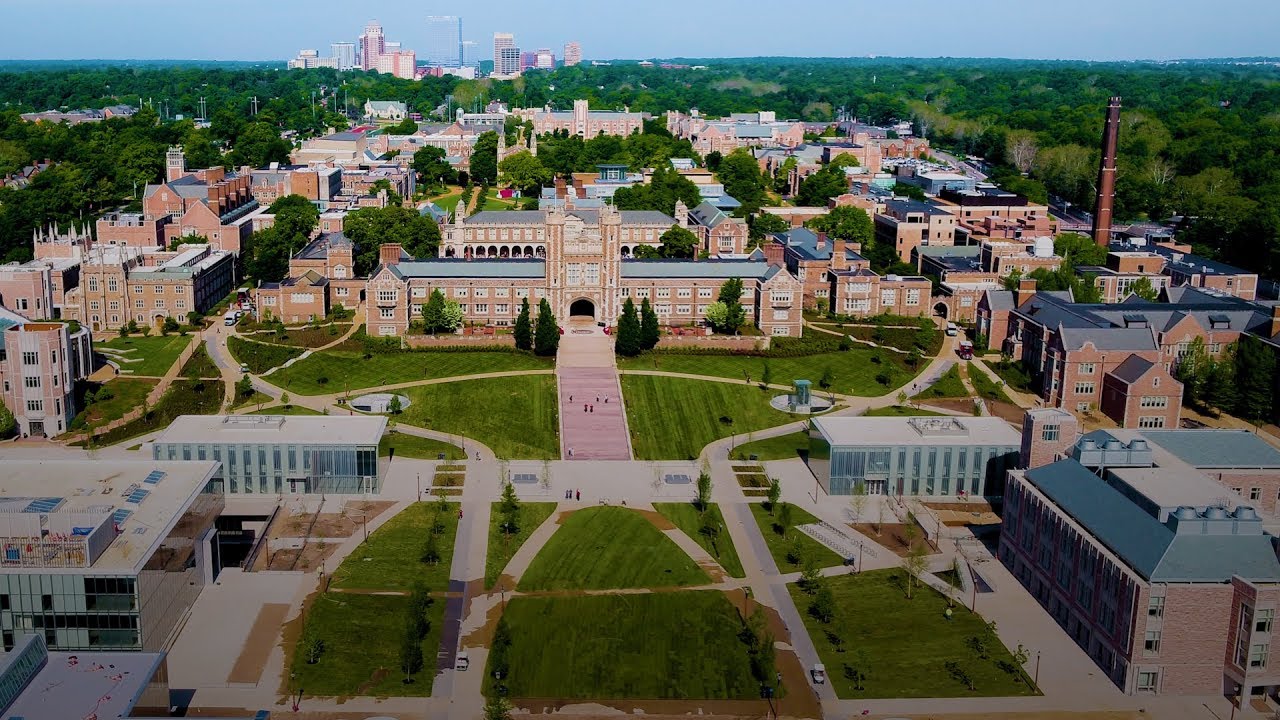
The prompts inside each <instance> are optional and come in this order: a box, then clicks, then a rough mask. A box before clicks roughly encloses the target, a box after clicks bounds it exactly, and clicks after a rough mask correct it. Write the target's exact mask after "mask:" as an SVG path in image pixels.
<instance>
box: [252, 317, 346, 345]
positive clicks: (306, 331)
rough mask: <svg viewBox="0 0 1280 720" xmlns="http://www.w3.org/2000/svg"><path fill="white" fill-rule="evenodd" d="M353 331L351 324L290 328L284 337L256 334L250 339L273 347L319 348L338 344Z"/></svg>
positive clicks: (274, 334) (271, 333) (272, 334)
mask: <svg viewBox="0 0 1280 720" xmlns="http://www.w3.org/2000/svg"><path fill="white" fill-rule="evenodd" d="M350 329H351V323H349V322H348V323H333V324H331V325H321V326H320V327H300V328H288V329H286V330H285V331H284V334H283V335H278V334H276V333H274V332H269V333H254V334H253V335H250V336H249V338H250V339H253V340H257V341H258V342H264V343H271V344H273V345H289V346H291V347H301V348H317V347H321V346H324V345H328V344H329V343H332V342H337V341H338V338H341V337H342V336H343V335H344V334H346V332H347V331H348V330H350Z"/></svg>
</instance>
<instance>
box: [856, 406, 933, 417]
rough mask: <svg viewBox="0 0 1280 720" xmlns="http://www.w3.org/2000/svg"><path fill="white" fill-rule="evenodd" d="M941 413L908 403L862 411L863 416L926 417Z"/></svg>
mask: <svg viewBox="0 0 1280 720" xmlns="http://www.w3.org/2000/svg"><path fill="white" fill-rule="evenodd" d="M941 414H942V413H938V412H934V411H932V410H921V409H919V408H913V407H910V406H908V405H886V406H885V407H878V408H871V409H870V410H868V411H866V412H865V413H863V416H865V417H928V416H931V415H941Z"/></svg>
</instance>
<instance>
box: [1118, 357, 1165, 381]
mask: <svg viewBox="0 0 1280 720" xmlns="http://www.w3.org/2000/svg"><path fill="white" fill-rule="evenodd" d="M1153 367H1155V363H1152V362H1148V361H1146V360H1143V359H1142V358H1141V357H1139V356H1137V355H1130V356H1129V357H1128V358H1126V359H1125V361H1124V362H1122V363H1120V365H1119V367H1117V368H1116V369H1115V370H1112V371H1111V372H1110V374H1111V375H1114V376H1115V377H1116V378H1117V379H1119V380H1122V381H1124V382H1126V383H1128V384H1130V385H1132V384H1134V383H1136V382H1138V381H1139V380H1141V379H1142V376H1143V375H1146V374H1147V371H1148V370H1150V369H1151V368H1153Z"/></svg>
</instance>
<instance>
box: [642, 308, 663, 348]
mask: <svg viewBox="0 0 1280 720" xmlns="http://www.w3.org/2000/svg"><path fill="white" fill-rule="evenodd" d="M661 337H662V331H661V329H660V328H659V326H658V313H656V312H654V311H653V306H652V305H650V304H649V298H647V297H646V298H644V299H643V300H641V301H640V348H641V349H643V350H652V349H653V348H655V347H657V345H658V341H659V340H660V339H661Z"/></svg>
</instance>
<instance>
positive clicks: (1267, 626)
mask: <svg viewBox="0 0 1280 720" xmlns="http://www.w3.org/2000/svg"><path fill="white" fill-rule="evenodd" d="M1275 617H1276V611H1275V610H1274V609H1272V608H1266V609H1263V608H1258V612H1257V614H1255V615H1254V616H1253V631H1254V632H1260V633H1269V632H1271V621H1272V620H1274V619H1275Z"/></svg>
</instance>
